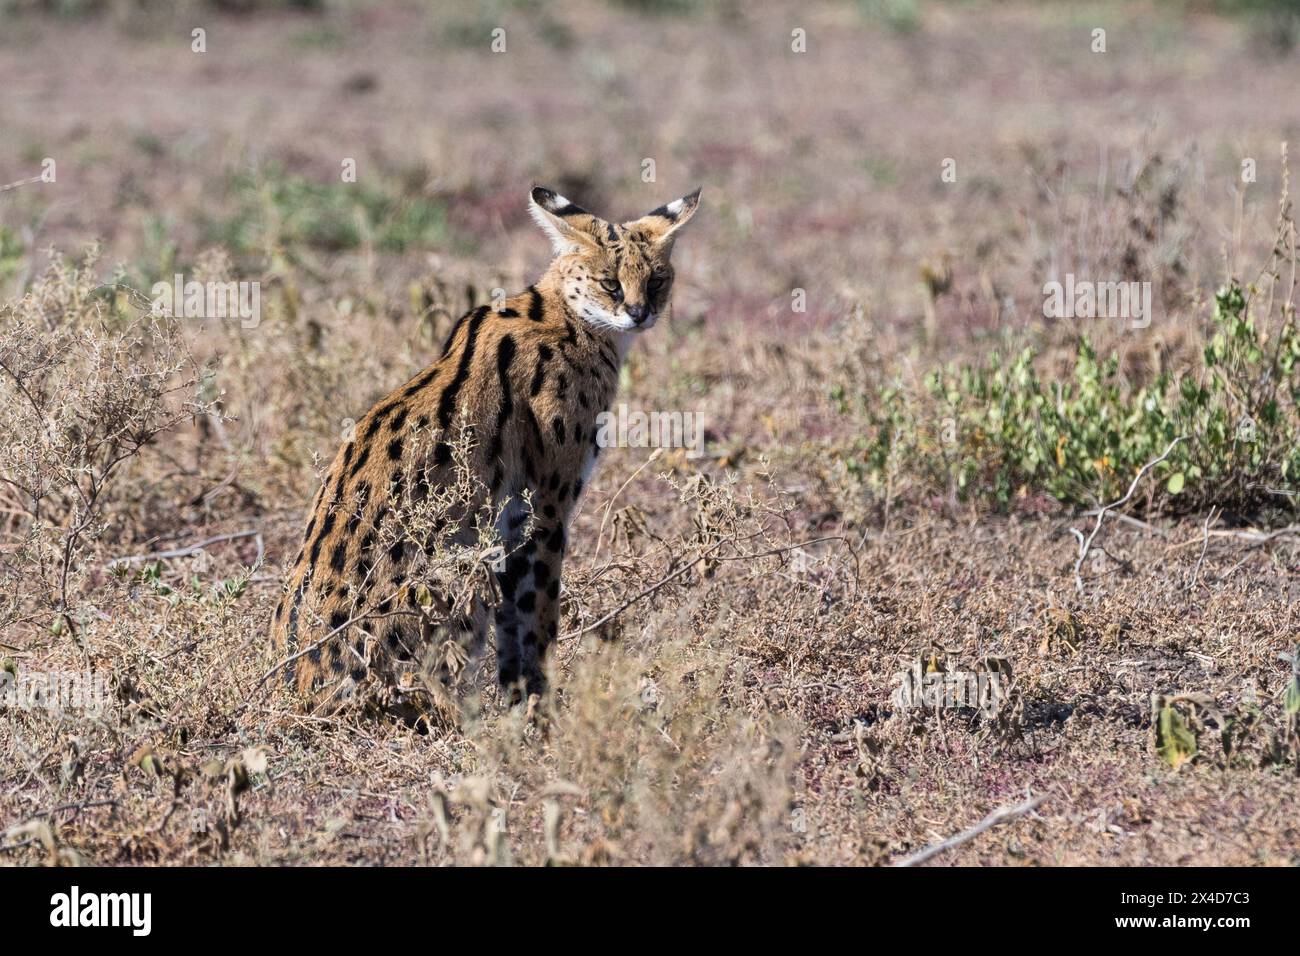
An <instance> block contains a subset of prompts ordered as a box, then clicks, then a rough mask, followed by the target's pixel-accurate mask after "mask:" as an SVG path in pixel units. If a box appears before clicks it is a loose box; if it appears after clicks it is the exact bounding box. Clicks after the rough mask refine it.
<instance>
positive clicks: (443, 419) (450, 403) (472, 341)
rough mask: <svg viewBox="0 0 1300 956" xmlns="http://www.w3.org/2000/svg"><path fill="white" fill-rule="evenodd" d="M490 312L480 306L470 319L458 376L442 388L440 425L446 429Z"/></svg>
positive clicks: (457, 371)
mask: <svg viewBox="0 0 1300 956" xmlns="http://www.w3.org/2000/svg"><path fill="white" fill-rule="evenodd" d="M487 313H488V309H487V306H485V305H484V306H479V307H478V308H477V309H475V310H474V312H473V314H472V318H471V319H470V320H469V330H468V332H467V333H466V335H465V347H464V349H463V350H462V351H461V353H460V363H459V364H458V365H457V366H456V377H455V378H453V379H452V380H451V381H450V382H449V383H448V384H447V387H446V388H444V389H443V390H442V397H441V398H439V399H438V425H439V426H440V427H441V428H442V429H443V430H444V431H446V430H447V429H448V428H450V427H451V416H452V413H453V412H454V411H455V410H456V396H457V395H459V394H460V390H461V386H463V385H464V384H465V379H467V378H468V377H469V363H470V362H471V361H473V359H474V347H475V346H476V345H477V344H478V330H479V327H480V326H482V324H483V317H484V316H486V315H487Z"/></svg>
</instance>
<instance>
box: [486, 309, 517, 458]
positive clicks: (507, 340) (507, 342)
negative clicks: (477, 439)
mask: <svg viewBox="0 0 1300 956" xmlns="http://www.w3.org/2000/svg"><path fill="white" fill-rule="evenodd" d="M514 360H515V340H514V338H513V337H512V336H509V335H503V336H502V337H501V343H500V344H499V345H498V346H497V381H498V382H499V383H500V385H501V410H500V411H499V412H497V427H496V431H495V432H494V433H493V435H492V448H491V450H490V451H489V452H488V461H495V460H496V459H497V458H498V457H499V456H500V455H501V445H502V435H503V433H504V432H505V427H506V422H507V421H508V420H509V419H510V415H511V413H512V412H513V411H514V404H515V402H514V395H513V394H512V392H511V389H510V365H511V363H512V362H514Z"/></svg>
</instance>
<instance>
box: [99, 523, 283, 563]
mask: <svg viewBox="0 0 1300 956" xmlns="http://www.w3.org/2000/svg"><path fill="white" fill-rule="evenodd" d="M252 537H256V538H257V556H258V558H259V560H260V558H261V556H262V532H261V531H259V530H258V529H257V528H250V529H248V530H247V531H232V532H230V533H229V534H218V535H213V536H212V537H211V538H204V539H203V540H202V541H198V542H195V543H194V544H191V545H186V546H185V547H183V548H173V549H171V550H170V551H153V552H150V553H149V554H133V555H130V556H128V557H122V558H113V560H111V561H109V562H108V564H107V565H106V567H108V568H109V570H112V569H113V568H117V567H122V566H124V565H128V564H138V563H139V562H141V561H162V560H166V559H167V558H188V557H191V556H193V555H195V554H198V553H199V552H200V551H202V550H203V549H204V548H206V547H207V546H208V545H210V544H218V543H220V542H222V541H235V540H238V539H239V538H252ZM256 563H257V562H254V564H256Z"/></svg>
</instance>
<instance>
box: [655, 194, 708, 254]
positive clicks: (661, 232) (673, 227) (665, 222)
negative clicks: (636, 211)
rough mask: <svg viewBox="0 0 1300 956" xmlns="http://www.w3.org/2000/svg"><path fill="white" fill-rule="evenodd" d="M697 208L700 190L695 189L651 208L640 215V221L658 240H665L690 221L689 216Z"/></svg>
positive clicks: (669, 238)
mask: <svg viewBox="0 0 1300 956" xmlns="http://www.w3.org/2000/svg"><path fill="white" fill-rule="evenodd" d="M699 208H700V190H699V189H696V190H695V192H693V193H688V194H686V195H685V196H683V197H682V198H681V199H674V200H673V201H672V202H670V203H664V204H663V205H662V206H660V207H659V208H658V209H654V210H651V211H650V212H648V213H646V214H645V215H644V216H642V217H641V220H640V221H641V222H642V223H646V224H647V225H648V226H649V227H650V228H651V229H652V230H653V232H654V233H656V234H657V240H658V241H659V242H667V241H669V240H671V239H672V236H673V233H675V232H676V231H677V230H678V229H680V228H681V227H682V226H684V225H686V223H687V222H689V221H690V218H691V217H692V216H693V215H695V210H697V209H699Z"/></svg>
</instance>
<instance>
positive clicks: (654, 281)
mask: <svg viewBox="0 0 1300 956" xmlns="http://www.w3.org/2000/svg"><path fill="white" fill-rule="evenodd" d="M667 282H668V276H667V275H665V274H664V273H662V272H655V273H652V274H651V276H650V281H649V282H647V283H646V288H647V289H649V290H650V291H651V292H658V291H659V290H660V289H662V288H663V287H664V285H666V284H667Z"/></svg>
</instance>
